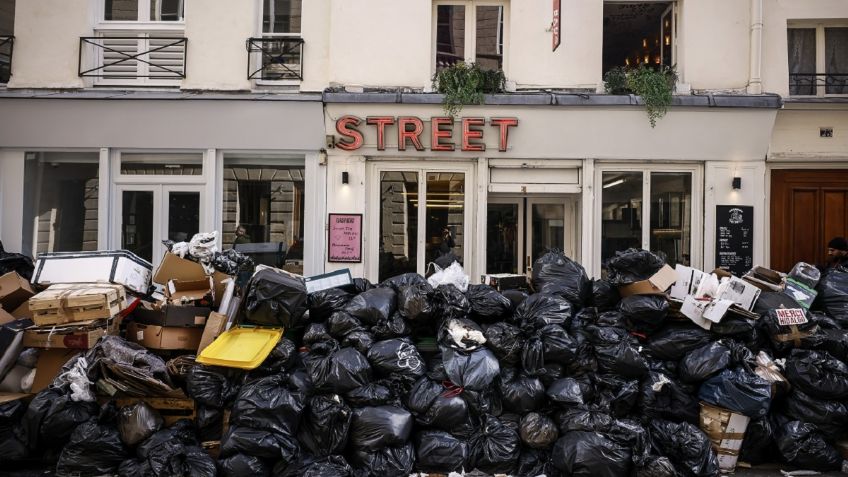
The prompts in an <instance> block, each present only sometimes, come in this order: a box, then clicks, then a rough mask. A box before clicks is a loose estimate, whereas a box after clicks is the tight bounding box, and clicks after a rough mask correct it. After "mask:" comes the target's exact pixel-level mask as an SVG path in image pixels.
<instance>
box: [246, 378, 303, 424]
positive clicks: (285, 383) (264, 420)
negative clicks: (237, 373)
mask: <svg viewBox="0 0 848 477" xmlns="http://www.w3.org/2000/svg"><path fill="white" fill-rule="evenodd" d="M292 388H293V387H292V386H291V385H290V383H289V380H288V377H287V376H285V375H282V374H276V375H272V376H267V377H264V378H262V379H259V380H257V381H253V382H251V383H250V384H246V385H245V386H244V387H242V388H241V391H239V394H238V397H237V398H236V402H235V404H233V410H232V413H231V415H230V424H232V425H236V426H243V427H247V428H252V429H264V430H268V431H273V432H276V433H278V434H288V435H293V434H294V433H295V432H297V424H298V422H299V420H300V414H301V412H302V411H303V408H304V405H305V398H304V396H303V394H302V393H300V392H298V391H296V390H294V389H292Z"/></svg>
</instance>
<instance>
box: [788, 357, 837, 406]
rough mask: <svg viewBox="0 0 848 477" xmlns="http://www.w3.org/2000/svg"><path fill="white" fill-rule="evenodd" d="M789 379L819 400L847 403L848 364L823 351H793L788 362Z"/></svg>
mask: <svg viewBox="0 0 848 477" xmlns="http://www.w3.org/2000/svg"><path fill="white" fill-rule="evenodd" d="M785 374H786V379H787V380H789V382H790V383H791V384H792V385H793V386H795V387H796V388H798V389H801V390H803V391H804V392H805V393H807V394H809V395H810V396H814V397H817V398H820V399H834V400H839V399H848V364H845V363H843V362H842V361H839V360H838V359H836V358H834V357H833V356H831V355H830V354H829V353H827V352H824V351H821V352H819V351H810V350H799V349H794V350H792V353H791V354H790V355H789V358H787V359H786V373H785Z"/></svg>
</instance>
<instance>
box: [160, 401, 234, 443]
mask: <svg viewBox="0 0 848 477" xmlns="http://www.w3.org/2000/svg"><path fill="white" fill-rule="evenodd" d="M196 412H197V415H196V416H195V417H194V422H195V424H197V435H198V437H199V438H200V441H201V442H207V441H220V440H221V433H222V432H223V430H224V410H223V409H218V408H214V407H209V406H204V405H202V404H201V405H198V406H197V411H196ZM157 430H158V429H157Z"/></svg>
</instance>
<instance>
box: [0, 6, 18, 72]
mask: <svg viewBox="0 0 848 477" xmlns="http://www.w3.org/2000/svg"><path fill="white" fill-rule="evenodd" d="M14 34H15V0H0V83H8V82H9V77H10V76H11V75H12V46H13V44H14Z"/></svg>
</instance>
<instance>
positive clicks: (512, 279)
mask: <svg viewBox="0 0 848 477" xmlns="http://www.w3.org/2000/svg"><path fill="white" fill-rule="evenodd" d="M480 283H482V284H483V285H489V286H490V287H492V288H494V289H496V290H497V291H501V292H502V291H506V290H518V289H521V288H527V275H518V274H514V273H494V274H486V275H481V276H480Z"/></svg>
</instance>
